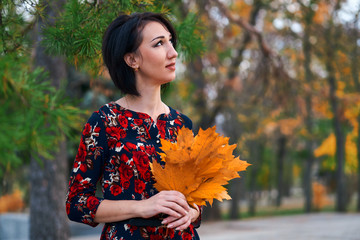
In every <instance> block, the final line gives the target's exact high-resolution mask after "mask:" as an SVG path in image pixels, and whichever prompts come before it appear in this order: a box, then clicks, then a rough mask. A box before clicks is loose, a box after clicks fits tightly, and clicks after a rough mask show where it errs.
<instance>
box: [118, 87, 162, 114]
mask: <svg viewBox="0 0 360 240" xmlns="http://www.w3.org/2000/svg"><path fill="white" fill-rule="evenodd" d="M138 91H139V93H140V96H133V95H126V96H125V97H123V98H122V99H119V100H118V102H119V103H120V105H121V106H123V107H125V108H127V109H129V110H132V111H135V112H142V113H146V114H148V115H149V116H150V117H151V118H152V119H153V120H154V121H156V119H157V118H158V116H159V115H160V114H163V113H168V108H167V107H166V105H165V104H164V103H163V102H162V100H161V91H160V87H153V88H151V87H148V88H147V89H146V90H145V89H138Z"/></svg>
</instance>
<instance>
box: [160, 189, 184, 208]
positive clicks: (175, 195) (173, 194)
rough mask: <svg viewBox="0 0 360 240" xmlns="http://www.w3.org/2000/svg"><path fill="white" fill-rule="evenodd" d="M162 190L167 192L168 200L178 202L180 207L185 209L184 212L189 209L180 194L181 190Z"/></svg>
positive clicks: (182, 195)
mask: <svg viewBox="0 0 360 240" xmlns="http://www.w3.org/2000/svg"><path fill="white" fill-rule="evenodd" d="M163 192H167V194H168V196H167V197H169V200H170V201H173V202H176V203H177V204H179V205H180V206H181V207H182V208H184V209H185V210H186V212H189V211H190V206H189V204H188V203H187V201H186V198H185V196H184V194H182V193H181V192H178V191H173V190H172V191H163Z"/></svg>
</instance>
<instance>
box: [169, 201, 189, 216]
mask: <svg viewBox="0 0 360 240" xmlns="http://www.w3.org/2000/svg"><path fill="white" fill-rule="evenodd" d="M163 206H164V207H166V208H169V209H171V210H172V211H175V212H177V213H178V214H180V216H178V215H174V216H175V217H177V218H179V217H181V216H183V215H187V214H188V213H189V212H188V211H187V210H186V209H184V208H183V207H182V206H181V205H179V203H177V202H172V201H166V202H164V203H163ZM171 215H173V214H171Z"/></svg>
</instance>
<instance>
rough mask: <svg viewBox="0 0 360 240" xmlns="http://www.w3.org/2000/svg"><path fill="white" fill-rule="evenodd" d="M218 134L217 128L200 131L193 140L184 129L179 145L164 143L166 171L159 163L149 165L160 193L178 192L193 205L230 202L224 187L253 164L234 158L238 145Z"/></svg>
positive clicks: (181, 132) (181, 130)
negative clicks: (215, 200)
mask: <svg viewBox="0 0 360 240" xmlns="http://www.w3.org/2000/svg"><path fill="white" fill-rule="evenodd" d="M215 130H216V127H215V126H214V127H212V128H208V129H207V130H202V129H200V131H199V133H198V135H197V136H195V137H194V135H193V132H192V131H191V130H190V129H187V128H182V129H180V130H179V132H178V135H177V143H171V142H170V141H167V140H163V139H162V140H161V145H162V147H161V150H162V151H163V152H162V153H160V155H161V157H162V160H163V161H164V162H165V167H162V166H161V164H160V163H157V162H154V163H152V164H151V165H150V166H151V171H152V173H153V175H154V178H155V181H156V183H155V188H156V189H157V190H158V191H162V190H177V191H179V192H181V193H183V194H184V195H185V197H186V199H187V201H188V203H189V204H190V205H192V204H194V203H195V204H197V205H206V202H209V203H210V204H212V203H213V200H214V199H217V200H219V201H222V200H223V199H227V200H228V199H231V197H230V196H229V195H228V193H227V191H226V188H225V187H224V185H226V184H228V182H229V180H231V179H233V178H237V177H240V176H239V174H238V172H240V171H245V170H246V168H247V167H248V166H249V165H250V164H249V163H247V162H246V161H243V160H240V159H239V157H235V156H233V154H232V152H233V150H234V149H235V148H236V145H229V144H228V143H229V138H226V137H223V136H220V135H219V134H218V133H216V132H215Z"/></svg>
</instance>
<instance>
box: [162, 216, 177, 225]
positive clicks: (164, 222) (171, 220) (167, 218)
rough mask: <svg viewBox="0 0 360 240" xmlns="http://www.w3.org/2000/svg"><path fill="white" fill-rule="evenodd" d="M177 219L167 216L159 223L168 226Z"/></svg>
mask: <svg viewBox="0 0 360 240" xmlns="http://www.w3.org/2000/svg"><path fill="white" fill-rule="evenodd" d="M177 219H179V218H178V217H173V216H168V217H166V218H164V219H163V221H162V222H161V224H164V225H165V224H168V223H172V222H174V221H175V220H177Z"/></svg>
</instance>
